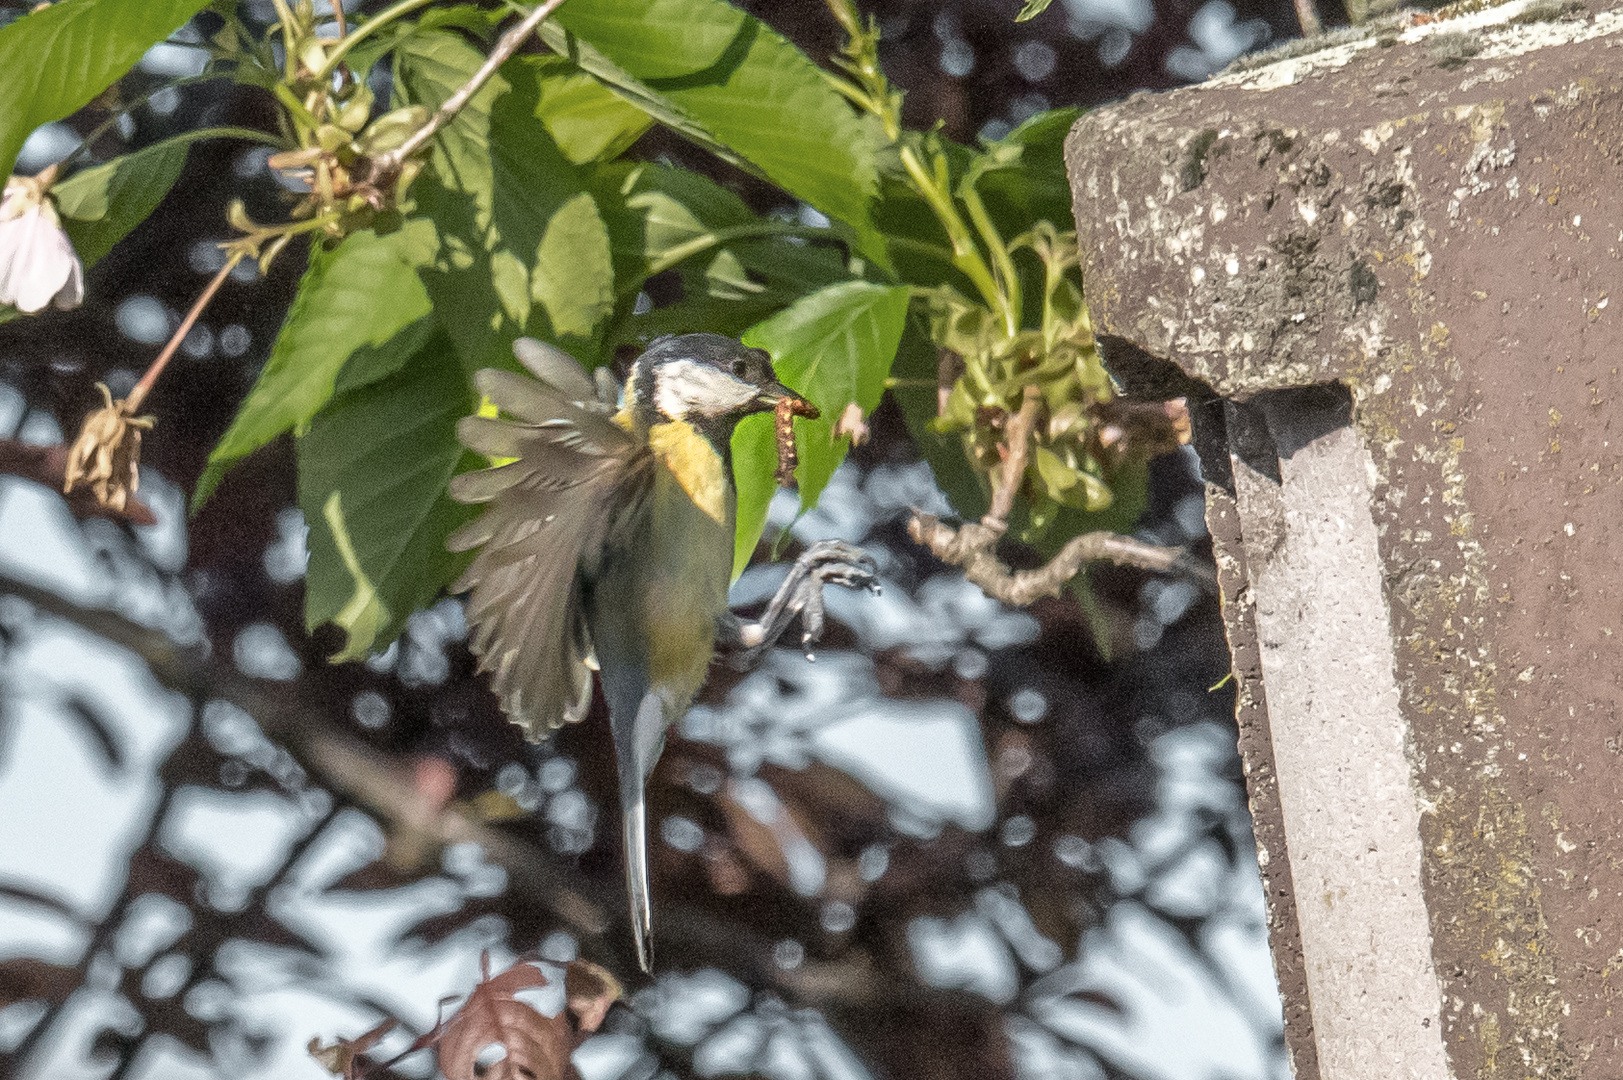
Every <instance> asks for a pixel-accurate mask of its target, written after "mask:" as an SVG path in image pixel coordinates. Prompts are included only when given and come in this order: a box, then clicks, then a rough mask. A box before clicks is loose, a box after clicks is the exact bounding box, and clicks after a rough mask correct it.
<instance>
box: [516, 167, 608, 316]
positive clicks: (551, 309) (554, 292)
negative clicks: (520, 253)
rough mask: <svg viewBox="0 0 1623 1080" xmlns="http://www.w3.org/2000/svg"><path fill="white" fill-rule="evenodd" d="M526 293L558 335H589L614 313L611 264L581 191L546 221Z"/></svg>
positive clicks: (604, 235)
mask: <svg viewBox="0 0 1623 1080" xmlns="http://www.w3.org/2000/svg"><path fill="white" fill-rule="evenodd" d="M530 295H531V296H533V297H534V298H535V299H536V300H537V301H539V302H540V303H541V305H542V306H543V307H545V308H546V309H547V317H548V318H549V319H551V320H552V329H553V332H554V333H556V334H558V335H559V336H563V335H573V336H575V337H583V338H584V337H591V335H592V330H593V328H594V327H596V326H597V324H598V323H599V322H600V321H602V320H603V318H604V317H605V316H607V315H608V314H609V312H611V311H613V310H614V263H613V257H612V255H611V253H610V251H609V233H608V229H606V228H605V227H604V225H603V219H602V218H601V217H599V216H598V213H597V203H595V202H594V201H592V197H591V195H589V194H587V193H586V192H584V191H583V192H581V193H580V194H579V195H576V196H575V197H574V198H572V199H570V200H569V201H568V202H566V203H564V204H563V205H562V206H560V207H559V208H558V209H557V211H556V212H555V213H554V214H553V215H552V217H551V219H550V220H548V222H547V229H546V232H544V233H543V234H542V235H541V243H540V245H539V246H538V247H537V248H536V252H535V271H534V273H533V275H532V278H531V283H530Z"/></svg>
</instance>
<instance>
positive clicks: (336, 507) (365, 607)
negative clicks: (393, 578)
mask: <svg viewBox="0 0 1623 1080" xmlns="http://www.w3.org/2000/svg"><path fill="white" fill-rule="evenodd" d="M321 516H322V518H323V519H324V520H325V521H326V522H327V528H328V529H330V530H331V532H332V538H333V544H334V546H335V547H336V549H337V551H338V555H339V558H340V559H341V560H342V561H343V564H344V569H345V570H346V571H348V572H349V576H350V579H351V580H352V581H353V582H354V585H355V588H354V591H353V592H352V593H351V594H350V597H349V599H348V600H347V601H345V603H344V606H343V607H342V608H340V609H338V611H337V612H335V613H334V614H333V616H332V620H331V621H332V622H335V623H337V624H338V626H339V627H340V628H342V629H343V631H344V641H345V644H344V648H343V649H341V650H340V651H339V652H338V653H337V654H336V655H334V656H333V657H332V661H333V663H335V664H336V663H340V662H342V661H345V660H360V659H362V658H363V657H365V656H366V655H367V652H368V651H369V650H368V648H367V646H369V645H370V644H371V643H372V642H373V641H375V640H377V636H378V632H379V631H380V630H381V629H382V628H383V624H384V623H386V622H388V621H389V607H388V605H387V604H385V603H383V601H381V600H379V599H378V590H377V586H376V585H373V584H372V579H371V578H369V577H367V576H366V571H365V570H364V569H363V568H362V567H361V561H360V559H359V558H357V557H356V555H355V542H354V541H353V540H351V539H350V535H349V525H348V523H347V522H346V521H345V520H344V500H343V497H342V495H340V494H339V493H338V492H336V491H335V492H333V493H332V494H331V495H330V496H328V498H327V502H326V505H325V506H323V507H322V511H321ZM326 621H327V620H325V619H323V620H322V622H326ZM319 625H321V624H320V623H317V624H316V626H319ZM308 629H310V630H313V629H315V627H314V626H312V627H309V628H308ZM357 645H358V646H359V647H357Z"/></svg>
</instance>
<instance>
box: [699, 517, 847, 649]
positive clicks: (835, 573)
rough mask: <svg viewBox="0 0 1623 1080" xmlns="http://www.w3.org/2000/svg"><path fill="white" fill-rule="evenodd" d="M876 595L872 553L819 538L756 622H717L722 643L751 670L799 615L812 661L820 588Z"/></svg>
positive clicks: (819, 623) (818, 632) (730, 618)
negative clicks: (833, 587) (865, 592)
mask: <svg viewBox="0 0 1623 1080" xmlns="http://www.w3.org/2000/svg"><path fill="white" fill-rule="evenodd" d="M830 584H833V585H845V586H848V587H850V588H860V589H868V590H870V591H872V592H876V593H877V592H878V591H879V566H878V564H877V563H875V562H874V558H873V556H872V555H869V554H868V553H867V552H866V551H863V550H862V549H861V548H859V547H857V546H856V545H855V544H848V543H846V542H845V541H844V540H819V541H818V542H817V543H815V544H813V545H812V546H811V547H809V548H807V549H806V550H805V552H804V553H802V554H801V556H800V558H798V559H796V560H795V565H794V566H793V567H791V568H790V570H789V576H788V577H787V578H785V579H784V581H783V584H782V585H780V586H778V592H777V595H775V596H774V597H772V602H771V603H770V604H768V605H767V606H766V611H764V612H762V614H761V618H760V619H759V620H758V621H756V622H750V623H747V622H744V621H742V620H741V619H739V618H738V616H736V615H733V614H732V613H731V612H729V613H728V614H727V615H726V616H725V617H724V618H723V619H722V622H721V625H720V627H718V630H719V632H720V633H719V637H720V640H721V642H722V643H724V644H730V645H732V646H734V647H735V648H736V649H737V652H735V653H734V654H733V657H732V664H733V666H734V667H736V668H738V669H740V670H743V669H746V668H749V667H752V666H753V665H754V664H755V661H756V660H757V659H758V658H759V657H760V655H761V654H762V653H764V652H765V651H766V650H768V649H770V648H771V647H772V646H773V645H775V644H777V641H778V638H780V637H782V636H783V632H784V631H785V630H787V629H789V624H790V623H792V622H794V621H795V617H796V616H797V615H798V616H799V617H800V625H801V633H800V647H801V648H802V649H804V650H805V651H806V658H807V659H808V660H809V659H812V651H811V647H812V645H814V644H815V643H816V642H817V640H818V639H819V638H821V637H822V636H823V586H825V585H830Z"/></svg>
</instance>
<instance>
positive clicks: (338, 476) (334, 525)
mask: <svg viewBox="0 0 1623 1080" xmlns="http://www.w3.org/2000/svg"><path fill="white" fill-rule="evenodd" d="M450 354H451V349H450V342H449V341H447V340H446V338H445V335H444V333H443V332H440V333H437V334H434V335H432V336H430V337H429V338H428V339H427V340H426V341H425V342H424V344H423V347H422V348H421V349H419V350H418V351H417V352H416V354H415V355H413V356H412V357H410V358H409V359H408V361H407V363H406V364H405V366H404V367H402V368H401V369H400V370H399V371H397V372H396V373H395V374H394V375H392V376H390V377H389V378H387V379H384V380H382V381H381V382H377V383H374V384H372V385H370V386H367V387H366V388H364V389H362V390H359V391H356V392H354V393H351V394H347V395H345V396H344V397H342V398H337V399H335V400H334V401H333V402H332V404H330V405H328V406H327V407H326V408H325V409H323V410H322V411H321V412H320V413H318V414H317V415H316V417H315V419H314V420H312V421H311V422H310V429H309V430H308V431H307V432H305V434H304V435H302V436H301V437H300V438H299V440H298V445H297V450H298V465H299V506H300V508H301V509H302V510H303V511H304V516H305V520H306V521H308V522H310V524H311V527H310V540H309V544H310V564H309V570H308V572H307V576H306V580H305V598H304V619H305V625H306V626H307V627H308V628H309V629H311V630H314V629H315V628H316V627H317V626H320V625H321V624H322V623H325V622H329V621H331V622H335V623H337V624H338V625H339V626H340V627H342V628H343V629H344V630H345V631H346V634H347V637H346V641H345V644H344V648H343V650H342V651H341V652H340V653H339V654H338V655H337V656H335V657H333V659H334V661H342V660H354V659H358V658H360V657H363V656H365V655H367V654H368V653H369V652H371V651H373V650H375V649H378V648H381V647H382V646H384V645H386V644H388V642H389V641H391V640H392V639H393V638H394V637H395V636H396V635H397V634H399V632H400V630H401V628H402V627H403V626H404V625H405V621H406V618H407V617H408V616H409V615H410V614H411V613H412V612H413V611H415V610H417V609H418V608H420V607H424V606H426V605H427V604H429V603H432V602H433V600H434V597H435V596H437V595H438V594H439V592H440V590H441V589H443V588H444V587H445V586H446V585H447V584H448V583H449V582H450V581H452V580H453V579H454V578H455V577H456V575H457V574H458V573H460V572H461V569H462V567H463V566H464V565H465V564H466V561H467V558H466V556H459V555H452V554H450V553H449V552H447V551H446V550H445V538H446V537H447V536H449V535H450V534H451V532H452V531H454V530H455V529H456V528H457V527H459V526H460V525H462V524H463V523H464V522H466V521H468V520H469V519H470V518H471V517H472V516H473V514H474V513H476V512H477V508H471V507H466V506H463V505H461V504H460V503H456V502H453V501H452V500H451V499H450V497H449V496H448V495H447V494H446V485H447V484H449V483H450V480H451V477H452V475H453V474H454V473H455V472H456V471H457V469H458V465H459V463H460V462H461V461H462V460H463V458H464V454H465V451H464V450H463V449H462V446H461V444H460V443H458V442H457V438H456V424H457V421H458V420H460V419H461V418H462V417H464V416H467V415H469V414H470V413H472V412H473V411H474V408H475V407H476V405H477V402H476V401H475V399H474V396H473V393H472V391H471V390H470V389H469V387H468V382H467V378H466V376H464V374H463V372H462V369H461V366H460V365H459V364H457V363H456V362H455V360H454V359H453V358H452V357H451V355H450ZM332 507H337V508H339V509H340V510H341V516H340V517H338V518H337V520H335V517H334V514H333V513H331V512H329V508H332ZM323 520H325V521H326V528H323V527H322V526H321V525H320V524H319V523H320V522H321V521H323Z"/></svg>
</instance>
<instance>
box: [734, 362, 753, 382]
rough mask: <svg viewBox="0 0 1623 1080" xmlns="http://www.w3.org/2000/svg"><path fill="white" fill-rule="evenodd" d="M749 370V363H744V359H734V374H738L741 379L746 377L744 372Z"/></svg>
mask: <svg viewBox="0 0 1623 1080" xmlns="http://www.w3.org/2000/svg"><path fill="white" fill-rule="evenodd" d="M748 370H749V365H748V364H746V363H744V361H742V360H734V361H733V374H734V375H737V376H738V377H739V378H740V379H742V378H743V377H744V372H746V371H748Z"/></svg>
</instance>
